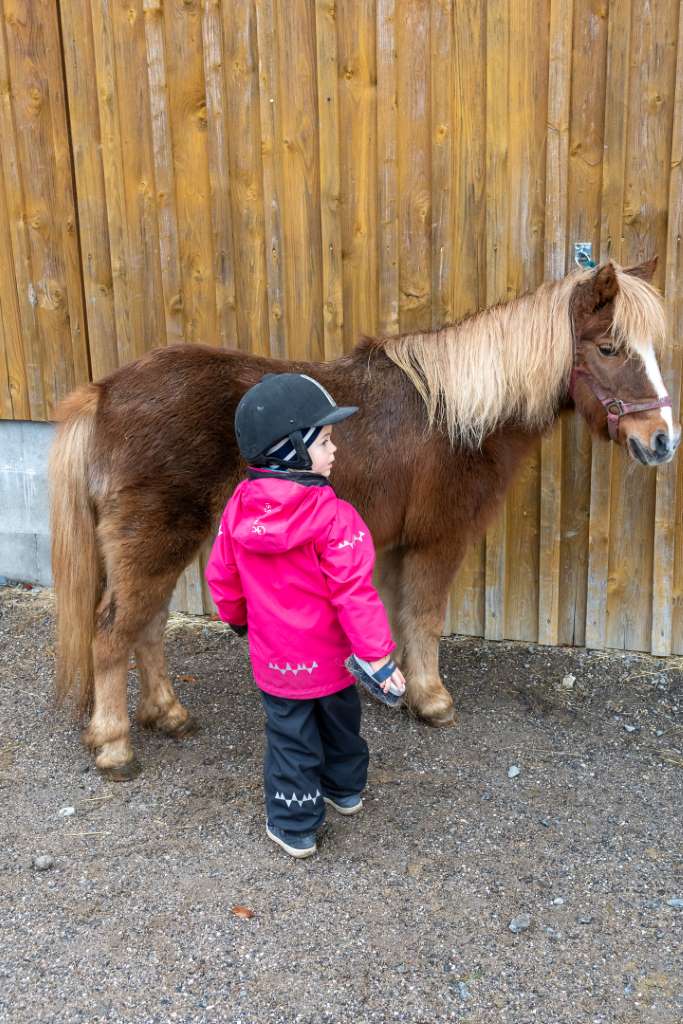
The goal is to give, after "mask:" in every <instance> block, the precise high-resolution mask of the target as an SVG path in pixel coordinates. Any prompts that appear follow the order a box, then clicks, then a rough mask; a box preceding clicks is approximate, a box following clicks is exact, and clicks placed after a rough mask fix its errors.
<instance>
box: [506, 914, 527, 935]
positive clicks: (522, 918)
mask: <svg viewBox="0 0 683 1024" xmlns="http://www.w3.org/2000/svg"><path fill="white" fill-rule="evenodd" d="M530 927H531V918H530V917H529V915H528V914H518V915H517V917H513V918H512V920H511V921H510V924H509V925H508V928H509V929H510V931H511V932H513V933H514V934H515V935H519V933H520V932H525V931H526V930H527V928H530Z"/></svg>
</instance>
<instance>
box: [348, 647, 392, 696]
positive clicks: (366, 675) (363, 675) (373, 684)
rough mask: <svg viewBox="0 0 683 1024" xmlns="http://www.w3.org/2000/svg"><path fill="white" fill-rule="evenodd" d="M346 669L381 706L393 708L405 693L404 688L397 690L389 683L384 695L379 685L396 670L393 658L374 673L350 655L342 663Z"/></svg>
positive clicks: (361, 661) (365, 662) (360, 659)
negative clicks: (386, 705)
mask: <svg viewBox="0 0 683 1024" xmlns="http://www.w3.org/2000/svg"><path fill="white" fill-rule="evenodd" d="M344 664H345V665H346V667H347V669H348V670H349V672H350V673H351V675H352V676H355V677H356V679H357V680H358V682H359V683H361V685H362V686H364V687H365V689H366V690H367V691H368V693H371V694H372V696H373V697H376V698H377V700H381V701H382V703H383V704H388V705H389V706H390V707H395V706H396V705H397V704H398V703H399V702H400V700H401V697H402V696H403V694H404V692H405V687H402V688H401V689H399V688H398V687H396V686H395V684H394V683H391V684H390V686H389V689H388V690H387V692H386V693H385V692H384V690H383V689H382V687H381V686H380V683H383V682H385V681H386V680H387V679H388V678H389V676H392V675H393V674H394V672H395V671H396V669H397V665H396V662H395V661H394V660H393V658H390V659H389V661H388V662H387V663H386V665H383V666H382V668H380V669H378V670H377V671H376V672H373V671H372V668H371V666H370V665H369V664H368V662H367V661H363V659H362V658H359V657H358V656H357V655H355V654H352V655H351V657H350V658H347V659H346V661H345V662H344Z"/></svg>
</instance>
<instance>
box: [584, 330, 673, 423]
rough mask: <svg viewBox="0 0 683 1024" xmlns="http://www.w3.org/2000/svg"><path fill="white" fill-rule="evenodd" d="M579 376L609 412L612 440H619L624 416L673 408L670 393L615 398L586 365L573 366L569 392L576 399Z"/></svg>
mask: <svg viewBox="0 0 683 1024" xmlns="http://www.w3.org/2000/svg"><path fill="white" fill-rule="evenodd" d="M574 358H576V350H574ZM579 377H583V378H584V379H585V381H586V384H587V385H588V387H589V388H590V390H591V391H592V392H593V394H594V395H595V397H596V398H597V400H598V401H599V402H600V403H601V404H602V405H603V406H604V408H605V411H606V412H607V429H608V431H609V436H610V438H611V439H612V441H617V440H618V438H619V420H620V419H621V417H622V416H628V415H629V414H630V413H633V412H647V411H649V410H650V409H664V408H671V399H670V398H669V396H668V395H665V396H664V397H663V398H646V399H644V400H642V401H640V402H622V401H621V399H620V398H614V397H613V396H612V395H610V394H608V393H607V392H606V391H605V390H604V389H603V388H602V387H601V386H600V385H599V384H598V382H597V380H596V379H595V377H594V376H593V375H592V373H591V372H590V370H587V369H586V368H585V367H584V366H576V365H574V367H573V368H572V375H571V377H570V380H569V394H570V396H571V397H572V399H574V389H575V387H576V382H577V379H578V378H579ZM574 400H575V399H574Z"/></svg>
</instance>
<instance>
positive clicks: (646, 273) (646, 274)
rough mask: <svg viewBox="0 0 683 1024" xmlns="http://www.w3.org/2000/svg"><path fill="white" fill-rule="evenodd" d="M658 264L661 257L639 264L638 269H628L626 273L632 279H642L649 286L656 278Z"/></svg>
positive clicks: (654, 257)
mask: <svg viewBox="0 0 683 1024" xmlns="http://www.w3.org/2000/svg"><path fill="white" fill-rule="evenodd" d="M658 262H659V256H653V257H652V259H651V260H646V261H645V262H644V263H639V264H638V266H637V267H627V268H626V270H625V272H626V273H627V274H630V275H631V276H632V277H640V278H642V279H643V281H647V282H648V284H649V283H650V282H651V281H652V278H653V277H654V276H655V270H656V269H657V264H658Z"/></svg>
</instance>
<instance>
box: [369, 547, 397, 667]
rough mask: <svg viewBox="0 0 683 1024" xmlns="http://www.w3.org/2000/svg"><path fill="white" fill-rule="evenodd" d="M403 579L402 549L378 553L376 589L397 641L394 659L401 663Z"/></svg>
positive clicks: (391, 549)
mask: <svg viewBox="0 0 683 1024" xmlns="http://www.w3.org/2000/svg"><path fill="white" fill-rule="evenodd" d="M402 577H403V550H402V548H385V549H384V550H383V551H380V552H378V554H377V561H376V563H375V579H374V583H375V587H376V588H377V590H378V591H379V596H380V598H381V599H382V604H383V605H384V607H385V609H386V612H387V616H388V618H389V624H390V626H391V634H392V636H393V638H394V640H395V641H396V650H395V651H394V655H393V656H394V658H395V660H396V661H397V662H398V663H399V665H400V664H401V663H402V660H403V635H402V623H401V586H402Z"/></svg>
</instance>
